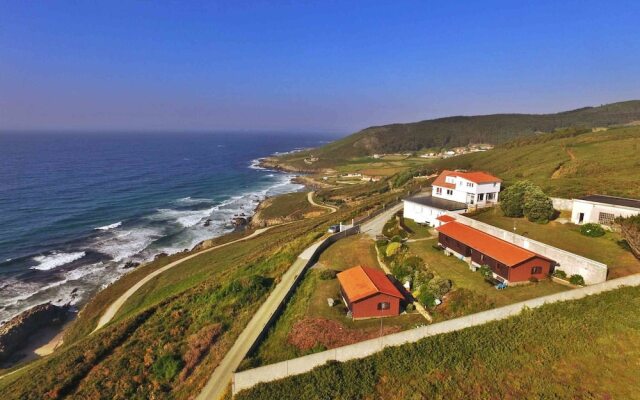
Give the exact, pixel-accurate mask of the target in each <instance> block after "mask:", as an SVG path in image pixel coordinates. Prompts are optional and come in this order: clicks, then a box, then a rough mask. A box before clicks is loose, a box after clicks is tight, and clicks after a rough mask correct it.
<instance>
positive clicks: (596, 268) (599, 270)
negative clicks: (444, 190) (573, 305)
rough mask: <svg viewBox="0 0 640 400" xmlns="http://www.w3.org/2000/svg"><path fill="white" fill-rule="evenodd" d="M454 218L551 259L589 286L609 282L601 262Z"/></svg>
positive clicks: (511, 233) (491, 227) (487, 225)
mask: <svg viewBox="0 0 640 400" xmlns="http://www.w3.org/2000/svg"><path fill="white" fill-rule="evenodd" d="M453 217H455V218H456V221H457V222H460V223H461V224H464V225H468V226H471V227H472V228H475V229H478V230H480V231H482V232H485V233H488V234H489V235H492V236H495V237H497V238H500V239H502V240H505V241H507V242H509V243H513V244H515V245H516V246H520V247H523V248H525V249H527V250H531V251H533V252H534V253H538V254H540V255H541V256H543V257H547V258H550V259H551V260H553V261H555V262H556V263H557V264H558V265H557V267H556V268H558V269H561V270H563V271H564V272H566V273H567V275H569V276H570V275H574V274H578V275H582V277H583V278H584V281H585V283H586V284H587V285H593V284H596V283H602V282H604V281H606V280H607V266H606V265H605V264H603V263H601V262H598V261H594V260H591V259H588V258H586V257H582V256H579V255H577V254H573V253H570V252H568V251H565V250H561V249H558V248H556V247H553V246H549V245H548V244H544V243H541V242H538V241H535V240H532V239H529V238H526V237H524V236H520V235H517V234H515V233H513V232H509V231H506V230H504V229H500V228H497V227H495V226H492V225H489V224H485V223H484V222H480V221H476V220H475V219H472V218H469V217H465V216H463V215H458V214H456V215H453ZM585 240H587V238H585Z"/></svg>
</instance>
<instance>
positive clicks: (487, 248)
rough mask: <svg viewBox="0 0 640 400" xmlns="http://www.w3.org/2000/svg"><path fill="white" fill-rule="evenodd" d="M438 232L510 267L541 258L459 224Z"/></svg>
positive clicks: (445, 227) (449, 225)
mask: <svg viewBox="0 0 640 400" xmlns="http://www.w3.org/2000/svg"><path fill="white" fill-rule="evenodd" d="M436 230H437V231H438V232H441V233H443V234H445V235H447V236H449V237H450V238H453V239H455V240H457V241H459V242H461V243H463V244H465V245H467V246H469V247H471V248H473V249H474V250H476V251H479V252H481V253H482V254H485V255H487V256H489V257H491V258H493V259H494V260H496V261H499V262H501V263H503V264H505V265H507V266H509V267H513V266H515V265H517V264H520V263H521V262H523V261H527V260H528V259H530V258H532V257H535V256H538V257H540V256H539V255H538V254H536V253H534V252H532V251H529V250H527V249H523V248H522V247H519V246H516V245H515V244H511V243H509V242H505V241H504V240H502V239H498V238H497V237H495V236H491V235H489V234H487V233H484V232H482V231H479V230H477V229H475V228H472V227H470V226H467V225H463V224H461V223H459V222H449V223H448V224H444V225H442V226H440V227H439V228H436ZM543 258H544V257H543Z"/></svg>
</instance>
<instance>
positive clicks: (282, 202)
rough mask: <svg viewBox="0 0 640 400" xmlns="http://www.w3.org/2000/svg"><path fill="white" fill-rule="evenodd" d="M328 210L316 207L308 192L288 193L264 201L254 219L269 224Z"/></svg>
mask: <svg viewBox="0 0 640 400" xmlns="http://www.w3.org/2000/svg"><path fill="white" fill-rule="evenodd" d="M323 213H326V210H325V209H323V208H320V207H315V206H313V205H311V203H309V201H308V200H307V192H297V193H287V194H283V195H280V196H277V197H274V198H271V199H267V200H266V201H264V202H263V203H262V204H261V205H260V208H259V209H258V212H257V213H256V215H255V216H254V221H257V220H262V221H265V222H267V225H274V224H277V223H282V222H286V221H294V220H298V219H302V218H312V217H317V216H319V215H322V214H323Z"/></svg>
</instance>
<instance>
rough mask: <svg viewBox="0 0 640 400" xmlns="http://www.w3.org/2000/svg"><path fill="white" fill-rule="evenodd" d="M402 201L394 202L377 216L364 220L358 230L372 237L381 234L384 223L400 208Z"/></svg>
mask: <svg viewBox="0 0 640 400" xmlns="http://www.w3.org/2000/svg"><path fill="white" fill-rule="evenodd" d="M403 204H404V203H402V202H400V204H396V205H395V206H393V207H391V208H389V209H388V210H387V211H385V212H383V213H381V214H380V215H378V216H377V217H375V218H373V219H371V220H369V221H367V222H365V223H364V224H362V226H361V227H360V232H361V233H365V234H367V235H369V236H371V237H372V238H373V239H375V238H376V236H378V235H382V228H384V224H386V223H387V221H389V219H391V217H392V216H393V214H395V213H397V212H398V211H400V210H401V209H402V205H403Z"/></svg>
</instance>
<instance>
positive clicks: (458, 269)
mask: <svg viewBox="0 0 640 400" xmlns="http://www.w3.org/2000/svg"><path fill="white" fill-rule="evenodd" d="M437 242H438V240H437V239H431V240H423V241H418V242H413V243H409V244H408V245H409V249H410V250H411V251H412V252H413V253H414V254H416V255H417V256H419V257H421V258H422V259H423V260H424V261H425V263H426V264H427V267H428V268H429V269H431V270H433V271H434V272H435V273H436V274H437V275H438V276H440V277H441V278H444V279H450V280H451V281H452V282H453V290H455V289H459V288H462V289H468V290H471V291H473V292H474V293H476V294H478V295H481V296H485V297H486V299H487V300H488V301H489V302H491V303H493V305H494V306H495V307H500V306H504V305H507V304H511V303H517V302H519V301H523V300H527V299H531V298H534V297H540V296H546V295H548V294H552V293H557V292H560V291H563V290H568V287H566V286H562V285H560V284H557V283H553V282H551V281H550V280H548V281H547V280H545V281H541V282H538V283H536V284H530V285H523V286H512V287H509V288H507V289H505V290H497V289H496V288H494V287H493V286H492V285H490V284H489V283H487V282H486V281H485V280H484V277H482V275H480V273H479V272H472V271H471V270H470V269H469V266H468V265H467V264H466V263H465V262H463V261H461V260H459V259H457V258H455V257H447V256H445V255H444V253H443V252H442V251H441V250H436V249H435V248H433V246H434V245H436V244H437ZM435 314H437V308H436V313H435Z"/></svg>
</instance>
